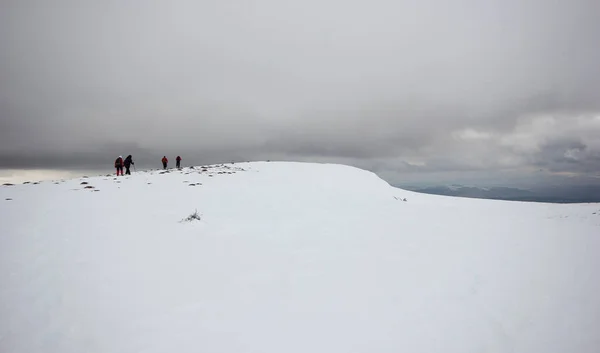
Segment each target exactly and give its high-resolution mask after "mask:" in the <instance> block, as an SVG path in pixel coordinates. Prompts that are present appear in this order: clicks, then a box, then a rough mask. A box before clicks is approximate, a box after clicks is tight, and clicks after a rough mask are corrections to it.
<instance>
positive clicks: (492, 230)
mask: <svg viewBox="0 0 600 353" xmlns="http://www.w3.org/2000/svg"><path fill="white" fill-rule="evenodd" d="M405 198H406V201H403V199H405ZM196 210H197V213H198V216H199V218H200V219H199V220H198V219H190V220H189V221H186V220H184V219H185V218H186V217H188V216H190V215H191V214H193V213H194V212H195V211H196ZM0 214H1V216H2V219H1V222H0V303H1V304H0V305H1V306H0V351H1V352H7V353H8V352H15V353H20V352H44V353H49V352H73V353H75V352H77V353H80V352H123V353H130V352H211V353H216V352H223V353H233V352H273V353H281V352H286V353H291V352H302V353H305V352H324V353H333V352H394V353H397V352H411V353H417V352H432V353H433V352H444V353H448V352H456V353H464V352H527V353H532V352H540V353H550V352H578V353H581V352H590V353H592V352H594V353H595V352H599V351H600V336H599V333H600V296H599V295H598V293H599V292H600V275H599V270H598V269H599V268H600V267H599V266H600V260H599V259H600V256H599V255H600V205H599V204H578V205H553V204H534V203H518V202H502V201H490V200H475V199H459V198H451V197H442V196H434V195H424V194H416V193H411V192H408V191H405V190H401V189H397V188H393V187H391V186H389V185H388V184H387V183H385V182H384V181H382V180H381V179H379V178H378V177H377V176H376V175H374V174H372V173H369V172H366V171H363V170H359V169H355V168H351V167H346V166H340V165H320V164H304V163H283V162H277V163H275V162H271V163H267V162H263V163H242V164H228V165H219V166H207V167H195V168H193V169H192V168H185V169H183V170H181V171H177V170H169V171H167V172H165V171H148V172H139V173H136V174H134V175H133V176H131V177H119V178H117V179H115V177H114V176H112V175H111V176H104V177H90V178H81V179H77V180H67V181H56V182H42V183H39V184H27V185H14V186H2V187H0Z"/></svg>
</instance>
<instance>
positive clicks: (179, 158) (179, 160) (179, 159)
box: [175, 156, 181, 169]
mask: <svg viewBox="0 0 600 353" xmlns="http://www.w3.org/2000/svg"><path fill="white" fill-rule="evenodd" d="M175 160H176V161H177V168H178V169H179V168H181V157H179V156H177V158H175Z"/></svg>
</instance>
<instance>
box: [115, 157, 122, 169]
mask: <svg viewBox="0 0 600 353" xmlns="http://www.w3.org/2000/svg"><path fill="white" fill-rule="evenodd" d="M122 165H123V158H117V160H115V167H120V166H122Z"/></svg>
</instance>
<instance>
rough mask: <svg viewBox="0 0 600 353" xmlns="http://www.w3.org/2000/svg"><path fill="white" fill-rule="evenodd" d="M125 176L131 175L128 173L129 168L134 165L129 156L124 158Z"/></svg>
mask: <svg viewBox="0 0 600 353" xmlns="http://www.w3.org/2000/svg"><path fill="white" fill-rule="evenodd" d="M124 164H125V174H127V175H131V172H130V171H129V168H130V167H131V166H132V165H135V163H133V157H131V155H129V156H127V158H125V162H124Z"/></svg>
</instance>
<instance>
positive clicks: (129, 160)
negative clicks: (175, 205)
mask: <svg viewBox="0 0 600 353" xmlns="http://www.w3.org/2000/svg"><path fill="white" fill-rule="evenodd" d="M161 161H162V165H163V169H167V165H168V163H169V159H168V158H167V156H163V158H162V160H161ZM175 162H176V168H178V169H179V168H181V157H180V156H177V158H175ZM132 165H133V166H134V168H135V163H134V162H133V157H132V156H131V155H129V156H127V157H126V158H125V159H123V156H119V157H117V159H116V160H115V168H116V169H117V176H119V175H121V176H123V167H124V168H125V174H127V175H131V171H130V170H129V168H131V166H132Z"/></svg>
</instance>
